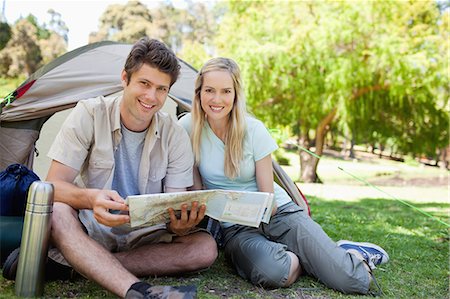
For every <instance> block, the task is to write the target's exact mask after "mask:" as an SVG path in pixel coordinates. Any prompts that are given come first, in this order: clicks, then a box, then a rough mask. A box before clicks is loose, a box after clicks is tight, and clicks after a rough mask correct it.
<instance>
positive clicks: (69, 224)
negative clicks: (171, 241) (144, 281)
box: [52, 202, 139, 298]
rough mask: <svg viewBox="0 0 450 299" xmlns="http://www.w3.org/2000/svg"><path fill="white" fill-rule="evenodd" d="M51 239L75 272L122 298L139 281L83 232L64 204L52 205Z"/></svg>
mask: <svg viewBox="0 0 450 299" xmlns="http://www.w3.org/2000/svg"><path fill="white" fill-rule="evenodd" d="M52 242H53V244H54V245H55V246H56V247H57V248H58V249H59V250H60V251H61V253H62V254H63V256H64V257H65V259H66V260H67V261H68V262H69V264H70V265H71V266H72V267H73V268H74V269H75V270H76V271H77V272H79V273H80V274H82V275H83V276H85V277H86V278H88V279H89V280H92V281H94V282H96V283H98V284H99V285H101V286H102V287H104V288H105V289H107V290H108V291H110V292H112V293H114V294H116V295H118V296H120V297H122V298H123V297H125V294H126V292H127V291H128V289H129V288H130V286H131V285H132V284H133V283H135V282H138V281H139V279H138V278H137V277H136V276H134V275H133V274H132V273H130V272H129V271H127V269H125V268H124V267H123V266H122V264H121V263H120V262H119V261H118V260H117V259H116V258H115V257H114V256H113V255H112V254H111V253H110V252H109V251H107V250H106V249H105V248H104V247H102V246H101V245H100V244H98V243H97V242H96V241H94V240H93V239H91V238H90V237H89V236H88V235H87V234H86V233H85V232H84V230H83V228H82V226H81V223H80V221H79V220H78V215H77V212H76V211H75V210H74V209H72V208H71V207H69V206H68V205H66V204H62V203H58V202H57V203H55V204H54V205H53V216H52Z"/></svg>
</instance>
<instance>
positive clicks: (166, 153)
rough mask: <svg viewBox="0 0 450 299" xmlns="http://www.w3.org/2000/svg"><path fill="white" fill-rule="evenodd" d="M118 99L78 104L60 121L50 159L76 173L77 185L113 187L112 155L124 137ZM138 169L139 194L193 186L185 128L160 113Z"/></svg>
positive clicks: (104, 99)
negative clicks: (166, 188)
mask: <svg viewBox="0 0 450 299" xmlns="http://www.w3.org/2000/svg"><path fill="white" fill-rule="evenodd" d="M121 100H122V96H112V97H97V98H93V99H87V100H82V101H79V102H78V104H77V106H76V107H75V108H74V109H73V111H72V113H71V114H70V115H69V116H68V118H67V119H66V121H65V122H64V124H63V126H62V128H61V130H60V132H59V133H58V135H57V136H56V139H55V141H54V142H53V144H52V147H51V148H50V151H49V153H48V156H49V157H50V158H51V159H53V160H56V161H58V162H60V163H62V164H65V165H67V166H70V167H71V168H73V169H76V170H78V171H79V177H78V178H77V179H76V180H75V183H76V184H77V185H79V186H80V187H87V188H99V189H111V185H112V180H113V176H114V152H115V150H117V148H118V145H119V143H120V141H121V139H122V134H121V131H120V102H121ZM130 162H136V163H140V166H139V192H140V193H141V194H148V193H161V192H164V187H171V188H185V187H189V186H192V184H193V175H192V167H193V163H194V159H193V154H192V149H191V142H190V139H189V136H188V135H187V133H186V132H185V130H184V129H183V128H182V127H181V126H180V125H178V124H177V123H176V121H174V120H173V119H172V117H170V116H169V115H168V114H166V113H163V112H158V113H156V114H155V115H154V116H153V120H152V123H151V125H150V128H149V129H148V132H147V135H146V136H145V142H144V149H143V151H142V157H141V161H140V162H139V161H130Z"/></svg>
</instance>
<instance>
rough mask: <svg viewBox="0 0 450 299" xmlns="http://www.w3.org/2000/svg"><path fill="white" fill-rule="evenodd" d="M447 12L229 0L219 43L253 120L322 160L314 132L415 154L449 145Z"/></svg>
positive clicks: (399, 4) (428, 7)
mask: <svg viewBox="0 0 450 299" xmlns="http://www.w3.org/2000/svg"><path fill="white" fill-rule="evenodd" d="M449 13H450V12H449V11H444V12H442V14H441V12H440V11H439V9H438V7H437V5H436V3H435V2H434V1H415V2H414V1H413V2H406V1H372V2H370V3H366V2H355V1H315V2H314V1H286V2H271V1H268V2H229V3H228V11H227V13H226V14H225V16H224V18H223V20H222V22H221V24H220V28H219V29H220V30H219V34H218V36H217V40H216V42H217V45H218V48H219V51H220V55H225V56H231V57H233V58H235V59H236V60H237V62H238V63H239V64H240V66H241V69H242V71H243V77H244V80H245V83H246V85H247V86H246V92H247V99H248V104H249V105H250V107H251V109H252V110H253V111H254V112H255V115H256V116H257V117H259V118H261V119H262V120H264V121H265V122H266V124H267V125H269V126H271V127H274V126H277V125H278V126H289V127H291V128H292V129H293V132H295V133H296V134H297V135H298V137H299V140H305V141H308V140H310V139H312V140H314V142H311V143H309V142H306V143H305V145H306V147H310V146H311V145H312V144H315V145H316V153H320V151H321V148H320V144H321V138H323V135H321V134H318V133H322V132H327V131H328V130H330V126H336V125H340V126H342V128H343V129H344V128H348V129H350V133H352V134H353V135H354V138H355V140H356V141H357V142H358V141H359V142H368V143H372V142H379V143H388V144H387V145H390V146H391V147H392V148H393V149H394V151H395V152H398V153H412V154H415V155H419V154H423V153H432V152H435V151H436V149H438V148H443V147H445V146H447V145H448V144H449V138H448V136H449V130H448V128H449V123H448V113H449V107H448V99H449V94H450V93H449V88H450V81H449V75H448V74H449V68H448V62H447V60H448V42H446V41H448V40H449V30H448V28H449V27H448V15H449ZM446 25H447V26H446ZM236 32H239V34H236ZM335 113H337V114H336V115H335ZM336 118H337V119H339V122H336ZM423 138H426V140H427V142H421V140H423Z"/></svg>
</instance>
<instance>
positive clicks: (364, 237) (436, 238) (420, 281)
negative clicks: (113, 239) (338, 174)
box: [0, 197, 450, 298]
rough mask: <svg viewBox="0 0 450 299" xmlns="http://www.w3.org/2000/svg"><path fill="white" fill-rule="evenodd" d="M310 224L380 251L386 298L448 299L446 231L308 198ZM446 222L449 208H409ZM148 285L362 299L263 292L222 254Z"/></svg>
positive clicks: (0, 287) (310, 287)
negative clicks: (198, 268) (385, 256)
mask: <svg viewBox="0 0 450 299" xmlns="http://www.w3.org/2000/svg"><path fill="white" fill-rule="evenodd" d="M309 200H310V204H311V209H312V212H313V215H312V216H313V218H314V219H315V220H316V221H317V222H319V223H320V224H321V225H322V227H323V228H324V230H325V231H326V232H328V234H329V235H330V236H331V237H332V238H333V239H334V240H339V239H350V240H355V241H370V242H374V243H377V244H379V245H382V246H383V247H384V248H385V249H386V251H387V252H388V253H389V255H390V259H391V260H390V262H389V263H388V264H386V265H383V266H381V267H379V268H378V269H376V270H375V275H376V277H377V279H378V281H379V283H380V285H381V287H382V289H383V291H384V294H385V297H386V298H448V296H449V280H448V279H449V235H448V229H447V228H446V227H445V226H444V225H442V224H440V223H438V222H436V221H434V220H432V219H429V218H427V217H424V216H423V215H421V214H419V213H417V212H415V211H414V210H412V209H411V208H409V207H407V206H405V205H402V204H400V203H398V202H397V201H394V200H390V199H383V198H380V199H363V200H360V201H350V202H347V201H333V200H324V199H320V198H315V197H310V198H309ZM413 204H414V205H416V206H418V207H420V208H422V209H425V210H428V211H433V212H431V213H433V215H434V216H436V217H439V218H441V219H443V220H445V221H447V222H448V215H449V214H448V213H449V211H450V204H449V203H448V202H428V203H413ZM147 280H148V281H149V282H150V283H152V284H173V285H179V284H195V285H197V287H198V297H199V298H302V297H301V296H304V297H306V298H342V297H345V298H361V297H360V296H350V295H343V294H341V293H338V292H335V291H333V290H330V289H327V288H326V287H325V286H324V285H322V284H321V283H320V282H318V281H317V280H315V279H313V278H310V277H301V278H300V279H299V281H298V282H297V283H295V284H294V285H293V286H292V287H291V288H288V289H277V290H264V289H262V288H258V287H254V286H252V285H251V284H249V283H247V282H245V281H244V280H242V279H241V278H239V277H238V276H237V275H236V274H235V273H234V271H233V269H232V268H231V267H230V266H229V265H228V264H227V263H226V261H225V260H224V258H223V256H222V254H221V256H220V258H219V260H218V261H217V263H216V264H215V265H214V266H213V267H212V268H211V269H209V270H208V271H204V272H201V273H195V274H192V275H185V276H181V277H175V278H173V277H162V278H148V279H147ZM13 294H14V283H12V282H9V281H5V280H3V279H2V278H0V297H1V298H11V297H13ZM45 297H47V298H55V297H59V298H73V297H77V298H97V297H113V296H111V294H109V293H108V292H106V291H104V290H102V289H101V288H100V287H98V286H96V285H95V284H93V283H91V282H88V281H86V280H84V279H79V280H76V281H73V282H61V281H56V282H49V283H47V284H46V286H45Z"/></svg>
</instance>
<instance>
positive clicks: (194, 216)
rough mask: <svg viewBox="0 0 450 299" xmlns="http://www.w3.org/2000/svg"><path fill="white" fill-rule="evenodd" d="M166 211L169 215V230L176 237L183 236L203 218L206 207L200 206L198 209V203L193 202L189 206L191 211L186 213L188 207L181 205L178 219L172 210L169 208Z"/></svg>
mask: <svg viewBox="0 0 450 299" xmlns="http://www.w3.org/2000/svg"><path fill="white" fill-rule="evenodd" d="M168 211H169V215H170V224H169V227H168V228H169V230H170V231H172V232H173V233H174V234H176V235H177V236H185V235H186V234H187V233H189V231H191V230H192V229H193V228H194V227H195V226H197V225H198V224H199V223H200V221H202V219H203V218H204V217H205V212H206V206H205V205H201V206H200V208H199V207H198V202H197V201H194V202H193V203H192V206H191V211H190V212H188V205H187V204H183V205H181V216H180V219H178V218H177V216H176V215H175V211H174V209H172V208H169V209H168Z"/></svg>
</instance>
